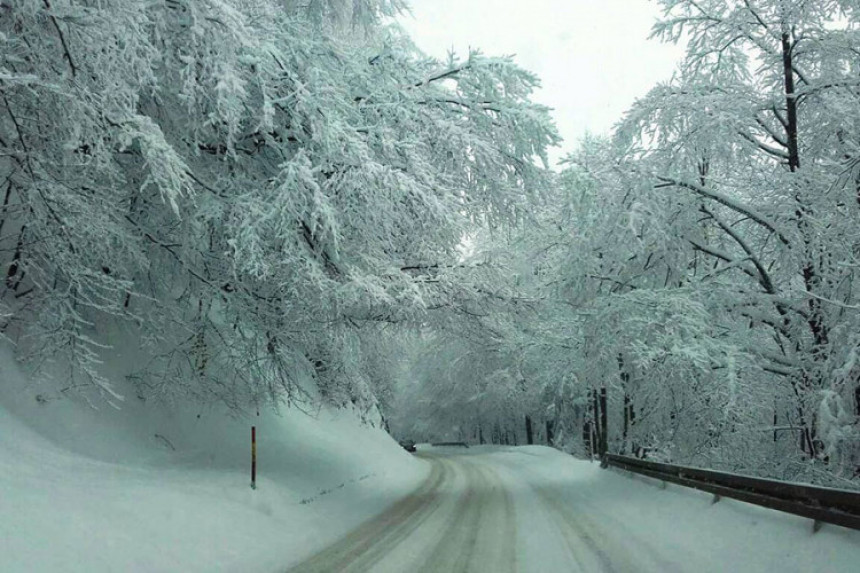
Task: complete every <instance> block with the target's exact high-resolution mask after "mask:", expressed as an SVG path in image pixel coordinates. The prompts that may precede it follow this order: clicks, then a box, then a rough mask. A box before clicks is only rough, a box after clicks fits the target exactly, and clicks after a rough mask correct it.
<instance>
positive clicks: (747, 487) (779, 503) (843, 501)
mask: <svg viewBox="0 0 860 573" xmlns="http://www.w3.org/2000/svg"><path fill="white" fill-rule="evenodd" d="M601 465H602V466H603V467H607V466H612V467H616V468H619V469H623V470H626V471H629V472H633V473H637V474H641V475H644V476H648V477H651V478H654V479H659V480H662V481H666V482H671V483H676V484H678V485H682V486H686V487H691V488H695V489H698V490H701V491H706V492H708V493H712V494H714V496H715V497H714V502H717V501H719V499H720V497H730V498H733V499H738V500H740V501H744V502H747V503H752V504H755V505H760V506H762V507H767V508H770V509H776V510H778V511H783V512H786V513H793V514H794V515H800V516H803V517H808V518H810V519H814V520H815V526H814V529H815V531H818V529H819V528H820V526H821V523H832V524H834V525H841V526H842V527H849V528H851V529H858V530H860V493H857V492H853V491H847V490H841V489H832V488H826V487H817V486H812V485H806V484H796V483H789V482H784V481H778V480H771V479H762V478H755V477H750V476H744V475H738V474H730V473H724V472H716V471H712V470H704V469H699V468H690V467H685V466H676V465H671V464H663V463H659V462H651V461H646V460H640V459H638V458H631V457H627V456H619V455H615V454H605V455H604V456H603V463H602V464H601Z"/></svg>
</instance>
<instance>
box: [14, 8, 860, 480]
mask: <svg viewBox="0 0 860 573" xmlns="http://www.w3.org/2000/svg"><path fill="white" fill-rule="evenodd" d="M658 4H659V5H660V8H661V11H662V17H661V19H660V20H659V21H657V22H656V23H655V24H654V28H653V37H654V41H664V42H675V43H680V44H682V45H684V46H685V57H684V59H683V61H682V62H681V63H680V65H679V67H678V70H677V72H676V73H675V75H674V77H673V78H672V79H671V80H669V81H667V82H664V83H662V84H659V85H657V86H655V87H654V88H653V89H652V90H651V91H650V92H648V93H644V94H641V97H640V98H639V99H638V100H637V101H636V102H635V104H634V105H633V106H632V107H631V108H630V109H629V110H628V111H627V112H626V113H625V114H624V115H623V117H619V118H618V123H617V124H616V127H615V129H614V130H613V131H612V133H611V134H603V135H592V136H589V137H587V138H585V139H584V140H583V141H582V142H581V143H579V144H577V145H575V146H571V144H569V143H563V142H562V141H561V138H560V137H559V135H558V132H557V130H556V127H555V125H554V123H553V119H552V112H551V110H549V109H547V108H546V107H544V106H542V105H539V104H537V103H535V102H534V101H533V94H534V90H535V89H537V87H538V86H539V85H540V81H539V78H538V77H537V76H536V75H534V74H533V73H531V72H529V71H527V70H525V69H522V68H520V67H519V66H518V65H517V63H516V61H515V59H514V58H510V57H496V56H492V55H485V54H483V53H482V52H480V51H477V50H475V51H472V52H470V53H467V54H460V55H457V54H451V55H450V57H449V58H448V59H447V60H443V61H439V60H435V59H433V58H430V57H428V56H425V55H424V54H422V53H421V52H420V50H419V49H418V48H417V47H416V46H415V45H414V44H413V42H412V41H411V40H410V38H409V37H408V36H407V35H406V34H405V32H404V31H403V30H402V28H400V27H399V26H398V25H397V24H396V21H395V20H394V17H395V16H396V15H397V14H399V13H401V12H402V11H403V10H407V9H408V6H407V5H406V4H405V3H402V2H400V0H255V1H254V2H249V1H246V0H149V1H143V0H99V1H95V0H38V1H37V0H0V201H2V205H0V260H2V269H3V277H2V279H3V286H0V336H2V337H3V338H4V339H6V340H8V341H9V342H10V343H11V344H14V347H15V352H16V354H17V357H18V359H19V361H21V363H23V364H26V365H28V367H29V368H30V369H31V370H32V371H33V372H37V373H38V372H43V371H44V372H49V371H53V372H56V371H57V367H56V366H57V365H60V370H62V372H63V373H64V374H63V376H56V375H55V376H54V377H55V378H56V380H55V381H54V386H53V387H54V390H53V392H54V395H53V396H49V397H46V398H45V399H54V398H55V397H62V396H65V395H68V394H69V393H74V394H76V395H82V396H84V397H85V398H86V399H87V400H90V401H92V402H93V403H94V404H104V403H107V404H111V405H114V406H116V407H119V408H121V407H122V402H123V400H127V399H130V398H129V397H128V396H124V395H121V394H120V393H119V392H117V391H116V389H115V387H114V385H113V384H112V383H111V380H110V377H109V376H106V375H105V373H104V372H103V371H102V369H101V364H102V362H103V361H104V359H105V356H106V355H108V354H109V353H110V352H111V349H112V348H113V347H114V345H115V344H117V343H118V338H117V337H122V339H123V340H124V341H125V342H126V343H127V342H128V341H132V343H133V344H134V345H135V346H136V347H138V348H139V349H140V356H141V360H140V361H139V362H137V363H134V364H129V365H128V368H129V370H128V372H127V374H126V377H127V379H128V380H130V381H132V382H133V384H134V385H135V387H136V388H137V392H138V397H140V398H141V399H143V398H146V399H152V400H163V401H166V402H168V403H169V402H170V401H171V400H173V399H177V398H179V397H182V398H183V399H185V398H190V399H193V400H198V401H200V402H201V403H214V402H217V403H221V404H226V405H227V406H228V407H229V408H231V409H232V410H234V411H235V412H236V413H237V415H241V413H243V412H250V411H253V410H254V409H259V408H261V407H267V406H273V405H275V406H277V405H281V406H283V405H287V406H296V407H312V406H313V405H314V404H320V403H324V404H330V405H334V406H339V407H341V406H349V407H353V408H356V409H357V410H358V411H360V412H361V413H362V415H363V417H364V419H365V420H366V421H367V422H368V423H369V424H377V425H385V426H387V427H388V428H389V429H390V431H391V432H392V433H393V434H395V435H397V436H408V437H411V438H414V439H416V440H428V441H432V440H446V439H448V440H450V439H456V440H462V441H466V442H470V443H502V444H523V443H539V444H547V445H552V446H555V447H557V448H560V449H563V450H564V451H567V452H570V453H573V454H575V455H579V456H589V455H599V454H602V453H604V452H607V451H609V452H614V453H627V454H633V455H639V456H643V457H648V458H650V459H658V460H668V461H673V462H676V463H686V464H691V465H698V466H703V467H710V468H716V469H726V470H731V471H739V472H747V473H752V474H756V475H763V476H769V477H776V478H781V479H792V480H794V479H796V480H803V481H811V482H817V483H823V484H829V485H838V486H840V487H860V361H858V353H860V300H858V298H860V284H855V282H854V281H855V279H858V278H860V277H857V273H858V271H860V1H858V0H815V1H811V0H659V1H658ZM585 88H587V86H585ZM555 146H562V148H563V149H564V150H565V152H566V156H565V159H564V161H563V162H562V164H561V166H560V168H555V167H554V166H551V165H550V161H549V159H548V155H547V153H548V149H550V148H552V147H555ZM117 333H120V334H117ZM46 375H47V374H46Z"/></svg>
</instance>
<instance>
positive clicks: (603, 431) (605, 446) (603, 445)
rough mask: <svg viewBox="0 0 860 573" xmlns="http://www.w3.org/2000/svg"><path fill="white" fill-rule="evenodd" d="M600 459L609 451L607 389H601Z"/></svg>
mask: <svg viewBox="0 0 860 573" xmlns="http://www.w3.org/2000/svg"><path fill="white" fill-rule="evenodd" d="M599 404H600V444H599V447H600V451H599V454H600V457H603V454H605V453H606V452H607V451H609V431H608V429H609V426H608V425H607V421H606V419H607V415H606V414H607V413H606V388H601V389H600V401H599Z"/></svg>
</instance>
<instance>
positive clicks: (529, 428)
mask: <svg viewBox="0 0 860 573" xmlns="http://www.w3.org/2000/svg"><path fill="white" fill-rule="evenodd" d="M526 443H527V444H528V445H532V444H534V443H535V441H534V434H532V418H531V416H529V415H528V414H526Z"/></svg>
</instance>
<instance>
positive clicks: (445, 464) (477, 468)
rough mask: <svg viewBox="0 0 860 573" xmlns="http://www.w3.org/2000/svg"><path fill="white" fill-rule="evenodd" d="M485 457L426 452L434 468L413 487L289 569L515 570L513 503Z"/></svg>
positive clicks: (315, 572)
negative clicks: (385, 508)
mask: <svg viewBox="0 0 860 573" xmlns="http://www.w3.org/2000/svg"><path fill="white" fill-rule="evenodd" d="M480 458H481V456H471V455H465V456H444V457H435V456H428V457H427V459H428V461H429V462H430V463H431V464H432V468H431V474H430V476H429V477H428V478H427V480H426V481H425V482H424V484H422V486H421V487H420V488H419V489H418V490H417V491H416V492H414V493H413V494H410V495H409V496H407V497H406V498H404V499H403V500H401V501H399V502H398V503H396V504H395V505H394V506H393V507H392V508H391V509H389V510H388V511H386V512H384V513H383V514H381V515H379V516H377V517H375V518H373V519H371V520H370V521H368V522H365V523H364V524H362V525H360V526H359V527H358V528H357V529H355V530H353V531H352V532H351V533H350V534H348V535H347V536H346V537H344V538H342V539H341V540H340V541H338V542H336V543H335V544H334V545H332V546H330V547H329V548H327V549H324V550H323V551H321V552H320V553H317V554H316V555H314V556H313V557H311V558H310V559H308V560H307V561H305V562H303V563H301V564H299V565H297V566H296V567H294V568H292V569H290V571H291V572H292V573H321V572H324V571H325V572H329V571H345V572H358V571H379V572H383V571H385V572H387V571H392V572H400V571H420V572H424V573H431V572H446V573H447V572H466V571H475V572H480V571H487V572H492V573H513V572H514V571H515V570H516V555H515V545H516V522H515V517H514V509H513V503H512V501H511V497H510V492H508V491H507V490H506V489H505V487H504V486H503V484H502V483H501V481H500V480H499V478H498V476H497V475H496V473H495V471H494V470H493V469H492V468H491V467H489V466H488V465H487V464H486V463H482V461H481V459H480Z"/></svg>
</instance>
